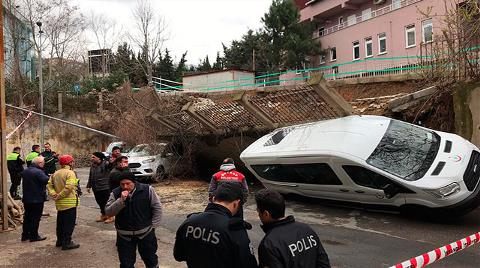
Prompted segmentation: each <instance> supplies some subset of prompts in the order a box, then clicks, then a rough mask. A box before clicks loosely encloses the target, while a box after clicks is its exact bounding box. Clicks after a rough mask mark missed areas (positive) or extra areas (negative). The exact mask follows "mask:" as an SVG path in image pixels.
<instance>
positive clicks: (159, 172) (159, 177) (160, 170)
mask: <svg viewBox="0 0 480 268" xmlns="http://www.w3.org/2000/svg"><path fill="white" fill-rule="evenodd" d="M166 178H167V173H166V172H165V168H164V167H163V166H158V167H157V169H156V170H155V174H154V175H153V176H152V180H153V181H154V182H159V181H164V180H165V179H166Z"/></svg>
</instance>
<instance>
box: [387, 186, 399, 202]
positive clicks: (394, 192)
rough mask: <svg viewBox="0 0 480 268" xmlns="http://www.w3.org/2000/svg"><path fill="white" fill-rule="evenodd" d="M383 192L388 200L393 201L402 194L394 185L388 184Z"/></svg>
mask: <svg viewBox="0 0 480 268" xmlns="http://www.w3.org/2000/svg"><path fill="white" fill-rule="evenodd" d="M383 192H384V193H385V197H386V198H388V199H391V198H393V197H395V196H396V195H397V194H398V193H400V189H399V188H398V187H397V186H396V185H394V184H387V185H385V187H383Z"/></svg>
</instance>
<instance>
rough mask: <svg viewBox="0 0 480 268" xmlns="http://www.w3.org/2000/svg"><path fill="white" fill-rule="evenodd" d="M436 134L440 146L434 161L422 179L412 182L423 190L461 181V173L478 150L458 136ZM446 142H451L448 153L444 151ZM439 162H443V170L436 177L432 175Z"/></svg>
mask: <svg viewBox="0 0 480 268" xmlns="http://www.w3.org/2000/svg"><path fill="white" fill-rule="evenodd" d="M437 133H438V134H439V135H440V136H441V144H440V148H439V150H438V154H437V157H436V158H435V161H434V162H433V164H432V166H431V167H430V169H429V170H428V172H427V173H426V174H425V176H424V177H423V178H422V179H420V180H418V181H415V182H412V184H416V185H417V186H420V187H422V188H425V189H430V188H431V189H435V188H439V187H443V186H446V185H448V184H450V183H452V182H461V181H463V173H464V172H465V170H466V168H467V166H468V162H469V160H470V156H471V154H472V151H473V150H478V148H476V147H475V145H473V144H472V143H470V142H469V141H467V140H465V139H464V138H462V137H460V136H458V135H455V134H450V133H445V132H439V131H437ZM447 141H450V142H451V150H450V152H448V150H446V143H447ZM440 162H445V165H444V167H443V169H441V171H440V173H439V174H438V175H433V174H432V173H433V172H434V170H435V169H436V168H437V166H438V165H439V163H440Z"/></svg>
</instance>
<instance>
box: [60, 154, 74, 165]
mask: <svg viewBox="0 0 480 268" xmlns="http://www.w3.org/2000/svg"><path fill="white" fill-rule="evenodd" d="M73 160H74V159H73V156H71V155H69V154H64V155H62V156H60V157H59V158H58V161H59V162H60V165H61V166H66V165H68V164H70V163H72V162H73Z"/></svg>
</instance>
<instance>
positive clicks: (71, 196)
mask: <svg viewBox="0 0 480 268" xmlns="http://www.w3.org/2000/svg"><path fill="white" fill-rule="evenodd" d="M78 182H79V180H78V179H77V176H76V175H75V172H73V170H72V169H71V168H70V166H63V167H62V168H61V169H59V170H57V171H56V172H55V173H53V175H52V176H51V177H50V180H48V185H47V188H48V193H49V194H50V195H52V196H53V195H54V194H58V196H59V199H57V200H56V201H55V206H56V207H57V210H59V211H62V210H67V209H69V208H74V207H77V206H78V205H79V203H80V200H79V198H78V196H77V187H78Z"/></svg>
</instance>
